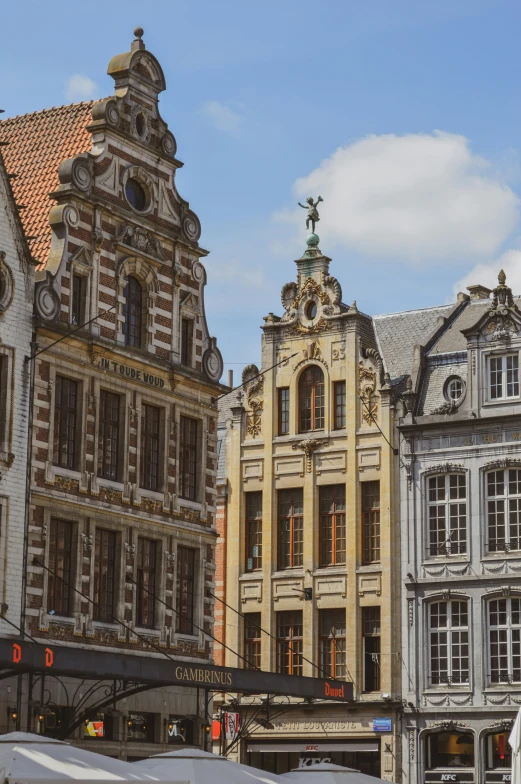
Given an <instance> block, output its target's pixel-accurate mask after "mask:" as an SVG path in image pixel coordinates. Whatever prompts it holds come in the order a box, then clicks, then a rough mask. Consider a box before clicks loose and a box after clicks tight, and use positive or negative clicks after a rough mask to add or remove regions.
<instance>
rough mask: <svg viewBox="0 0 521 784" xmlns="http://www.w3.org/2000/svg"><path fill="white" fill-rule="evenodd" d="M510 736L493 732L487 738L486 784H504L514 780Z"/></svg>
mask: <svg viewBox="0 0 521 784" xmlns="http://www.w3.org/2000/svg"><path fill="white" fill-rule="evenodd" d="M508 735H509V733H508V732H496V733H492V732H491V733H490V734H489V735H486V736H485V767H486V772H485V782H486V784H493V782H494V783H496V782H497V784H503V782H509V781H511V779H512V776H511V768H512V749H511V748H510V746H509V745H508Z"/></svg>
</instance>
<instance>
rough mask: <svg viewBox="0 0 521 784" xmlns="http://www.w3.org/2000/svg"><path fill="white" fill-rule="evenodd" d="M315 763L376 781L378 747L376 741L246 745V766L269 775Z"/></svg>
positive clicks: (313, 741)
mask: <svg viewBox="0 0 521 784" xmlns="http://www.w3.org/2000/svg"><path fill="white" fill-rule="evenodd" d="M318 762H331V763H333V764H334V765H342V766H343V767H345V768H352V769H354V770H359V771H360V772H361V773H365V774H366V775H367V776H375V777H376V778H379V777H380V771H381V765H380V743H379V741H378V740H374V741H369V742H368V741H364V740H359V741H357V740H354V741H348V742H338V741H337V742H335V741H330V742H324V740H320V741H315V740H313V739H311V740H309V741H307V742H301V743H299V742H297V741H287V742H284V740H281V741H280V742H278V743H275V742H270V741H267V742H265V743H263V742H259V743H254V742H252V743H249V744H248V757H247V763H248V765H251V766H252V767H254V768H260V769H261V770H265V771H268V772H270V773H277V774H282V773H288V772H289V771H290V770H294V769H295V768H307V767H311V766H313V765H316V764H317V763H318Z"/></svg>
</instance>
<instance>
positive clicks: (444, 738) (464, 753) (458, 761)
mask: <svg viewBox="0 0 521 784" xmlns="http://www.w3.org/2000/svg"><path fill="white" fill-rule="evenodd" d="M426 740H427V759H426V762H427V766H426V767H427V770H436V769H437V768H473V767H474V736H473V735H472V734H471V733H470V732H457V731H456V732H434V733H432V734H431V735H428V736H427V739H426Z"/></svg>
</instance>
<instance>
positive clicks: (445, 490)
mask: <svg viewBox="0 0 521 784" xmlns="http://www.w3.org/2000/svg"><path fill="white" fill-rule="evenodd" d="M465 479H466V478H465V474H437V475H436V476H430V477H429V478H428V480H427V491H428V493H427V510H428V519H429V523H428V524H429V538H428V545H427V547H428V554H429V556H431V557H434V556H437V555H453V554H459V555H461V554H463V553H466V552H467V500H466V499H467V487H466V481H465Z"/></svg>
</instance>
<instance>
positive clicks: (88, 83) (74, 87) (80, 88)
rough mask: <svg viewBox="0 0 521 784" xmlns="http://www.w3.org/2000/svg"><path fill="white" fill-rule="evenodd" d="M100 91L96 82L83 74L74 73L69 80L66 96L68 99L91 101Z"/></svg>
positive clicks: (66, 86)
mask: <svg viewBox="0 0 521 784" xmlns="http://www.w3.org/2000/svg"><path fill="white" fill-rule="evenodd" d="M97 91H98V86H97V84H96V82H93V81H92V79H89V77H88V76H84V75H83V74H74V75H73V76H71V77H70V78H69V79H68V80H67V84H66V85H65V96H66V98H67V100H68V101H89V100H90V99H91V98H95V97H96V94H97Z"/></svg>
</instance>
